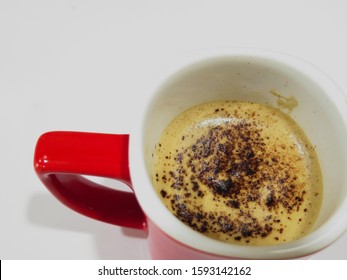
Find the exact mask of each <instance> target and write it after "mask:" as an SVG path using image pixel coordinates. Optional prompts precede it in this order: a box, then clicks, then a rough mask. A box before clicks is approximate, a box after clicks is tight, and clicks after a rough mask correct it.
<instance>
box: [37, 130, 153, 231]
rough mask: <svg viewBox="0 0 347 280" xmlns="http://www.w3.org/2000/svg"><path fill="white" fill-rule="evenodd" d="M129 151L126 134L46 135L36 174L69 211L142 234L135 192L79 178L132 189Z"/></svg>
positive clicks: (39, 149) (142, 220)
mask: <svg viewBox="0 0 347 280" xmlns="http://www.w3.org/2000/svg"><path fill="white" fill-rule="evenodd" d="M128 146H129V135H127V134H117V135H114V134H101V133H86V132H65V131H56V132H47V133H45V134H43V135H41V136H40V138H39V139H38V141H37V144H36V149H35V155H34V168H35V171H36V173H37V175H38V177H39V178H40V180H41V181H42V182H43V184H44V185H45V186H46V187H47V188H48V190H49V191H50V192H51V193H52V194H53V195H54V196H55V197H56V198H57V199H58V200H60V201H61V202H62V203H63V204H65V205H66V206H68V207H69V208H71V209H73V210H75V211H77V212H78V213H80V214H83V215H85V216H88V217H90V218H93V219H96V220H100V221H103V222H107V223H110V224H114V225H118V226H125V227H131V228H136V229H143V230H145V229H146V218H145V215H144V213H143V211H142V209H141V207H140V205H139V203H138V202H137V199H136V197H135V195H134V193H133V192H124V191H119V190H115V189H111V188H108V187H105V186H102V185H99V184H96V183H94V182H92V181H90V180H88V179H86V178H85V177H83V176H81V175H90V176H100V177H107V178H112V179H116V180H119V181H122V182H124V183H125V184H127V185H128V186H129V187H130V188H132V185H131V179H130V172H129V161H128Z"/></svg>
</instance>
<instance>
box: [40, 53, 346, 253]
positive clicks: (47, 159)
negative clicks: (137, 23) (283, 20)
mask: <svg viewBox="0 0 347 280" xmlns="http://www.w3.org/2000/svg"><path fill="white" fill-rule="evenodd" d="M159 76H165V78H164V79H163V80H162V81H158V80H156V81H154V80H153V83H152V84H150V86H149V87H148V90H150V91H151V92H147V95H146V96H148V98H147V104H143V107H142V109H140V110H139V112H137V113H136V114H133V115H132V117H134V118H136V119H135V123H136V125H137V126H136V127H134V129H133V131H132V132H131V133H129V134H122V135H119V134H100V133H86V132H68V131H53V132H48V133H45V134H43V135H42V136H41V137H40V138H39V139H38V142H37V145H36V150H35V155H34V168H35V171H36V173H37V175H38V177H39V178H40V179H41V181H42V182H43V184H44V185H46V187H47V188H48V190H49V191H50V192H51V193H52V194H53V195H54V196H55V197H56V198H57V199H58V200H60V201H61V202H62V203H63V204H65V205H66V206H68V207H70V208H71V209H73V210H75V211H77V212H79V213H81V214H83V215H86V216H88V217H91V218H94V219H97V220H100V221H103V222H107V223H111V224H114V225H118V226H124V227H131V228H136V229H139V230H144V231H146V232H147V238H148V243H149V249H150V253H151V256H152V258H153V259H230V258H238V259H240V258H242V259H245V258H246V259H287V258H299V257H303V256H306V255H309V254H312V253H314V252H317V251H319V250H321V249H323V248H325V247H326V246H328V245H329V244H331V243H333V242H334V241H335V240H337V239H338V238H339V237H340V236H341V235H343V233H344V232H345V231H346V229H347V219H346V218H345V213H347V176H346V174H347V149H346V143H347V104H346V103H347V101H346V100H347V99H346V97H345V96H344V94H343V93H342V91H341V90H340V89H339V88H338V87H337V86H336V85H335V83H334V82H332V81H331V79H330V78H328V77H327V75H326V74H324V73H323V72H322V71H320V70H319V69H317V68H316V67H314V66H312V65H311V64H309V63H307V62H304V61H302V60H300V59H298V58H295V57H292V56H288V55H284V54H280V53H275V52H269V51H263V50H249V49H233V50H228V51H227V52H225V53H203V54H194V55H192V56H189V57H186V58H184V59H182V60H178V61H176V63H175V64H174V65H170V67H167V69H165V70H164V73H161V75H159ZM159 80H161V79H159ZM273 92H276V93H279V94H280V95H279V94H276V95H274V94H272V93H273ZM279 96H280V97H279ZM289 97H291V98H295V100H296V102H297V103H296V104H297V106H296V107H295V108H294V109H293V110H290V112H289V110H287V109H286V108H282V107H281V102H280V100H279V98H289ZM216 100H241V101H250V102H257V103H262V104H269V105H271V106H273V107H276V108H279V109H281V110H284V111H286V110H287V113H289V114H290V116H291V118H292V119H294V120H295V121H296V122H297V123H298V124H299V126H300V127H301V128H302V129H303V130H304V132H305V134H306V136H307V137H308V139H309V140H310V141H311V143H312V144H313V146H314V147H315V149H316V152H317V156H318V159H319V162H320V166H321V169H322V176H323V201H322V207H321V210H320V213H319V216H318V220H317V221H316V224H315V227H314V229H313V230H312V232H310V233H309V234H307V235H306V236H304V237H302V238H300V239H298V240H295V241H291V242H288V243H284V244H280V245H275V246H240V245H237V244H227V243H224V242H221V241H218V240H214V239H211V238H209V237H207V236H205V235H203V234H201V233H199V232H196V231H194V230H193V229H191V228H190V227H188V226H187V225H185V224H183V223H182V222H181V221H179V220H178V219H177V218H176V217H175V216H174V215H173V214H172V213H171V212H170V211H169V210H168V209H167V208H166V207H165V206H164V204H163V203H162V201H161V200H160V198H159V195H158V194H157V193H156V191H155V190H154V188H153V187H152V182H151V178H150V175H149V174H150V173H151V169H152V168H153V159H152V156H151V155H152V153H153V151H154V146H155V144H156V143H157V142H158V139H159V137H160V135H161V133H162V131H163V130H164V128H165V127H166V126H167V125H168V124H169V123H170V121H171V120H172V119H173V118H174V117H175V116H177V115H178V114H180V113H181V112H183V111H185V110H186V109H188V108H190V107H192V106H194V105H197V104H201V103H205V102H209V101H216ZM82 175H92V176H101V177H107V178H112V179H117V180H120V181H122V182H124V183H125V184H127V185H128V186H129V187H130V189H131V192H124V191H120V190H115V189H111V188H107V187H105V186H101V185H99V184H96V183H94V182H92V181H90V180H88V179H86V177H85V176H82Z"/></svg>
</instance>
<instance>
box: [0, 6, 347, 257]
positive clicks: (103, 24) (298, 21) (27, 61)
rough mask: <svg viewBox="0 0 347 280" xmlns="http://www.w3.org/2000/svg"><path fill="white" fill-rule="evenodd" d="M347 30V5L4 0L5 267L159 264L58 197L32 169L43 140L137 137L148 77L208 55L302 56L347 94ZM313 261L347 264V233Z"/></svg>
mask: <svg viewBox="0 0 347 280" xmlns="http://www.w3.org/2000/svg"><path fill="white" fill-rule="evenodd" d="M346 30H347V1H345V0H326V1H322V0H306V1H302V0H291V1H281V0H261V1H258V0H254V1H251V0H239V1H236V0H229V1H220V0H214V1H204V0H191V1H168V0H162V1H155V0H142V1H141V0H138V1H136V0H124V1H120V0H109V1H106V0H89V1H88V0H84V1H82V0H60V1H58V0H56V1H45V0H31V1H25V0H23V1H19V0H12V1H10V0H0V175H1V176H0V259H147V258H149V253H148V248H147V244H146V239H145V235H144V234H143V233H141V232H139V231H136V230H130V229H122V228H118V227H115V226H111V225H108V224H104V223H101V222H97V221H94V220H91V219H88V218H86V217H83V216H81V215H79V214H77V213H75V212H73V211H71V210H69V209H67V208H65V206H63V205H61V204H60V203H59V202H58V201H57V200H56V199H55V198H54V197H52V196H51V195H50V193H48V191H47V190H46V189H45V187H44V186H43V185H42V184H41V183H40V181H39V180H38V179H37V177H36V175H35V173H34V171H33V167H32V158H33V152H34V147H35V143H36V140H37V138H38V137H39V135H40V134H42V133H43V132H45V131H49V130H78V131H94V132H107V133H128V132H130V131H131V128H132V127H133V123H132V115H133V114H136V106H140V105H141V102H142V101H141V100H145V99H146V96H145V95H144V94H143V93H142V92H141V84H142V83H143V82H144V81H145V80H146V76H147V75H148V73H152V72H153V71H154V70H156V69H158V68H160V67H161V66H163V67H165V65H166V63H168V61H169V60H170V59H171V58H172V57H176V56H179V55H180V54H185V53H189V52H194V51H202V50H207V49H218V48H221V49H224V50H225V49H227V48H231V47H256V48H264V49H268V50H275V51H280V52H283V53H287V54H291V55H295V56H298V57H300V58H303V59H304V60H307V61H309V62H311V63H313V64H314V65H316V66H317V67H319V68H321V69H323V70H324V71H325V72H326V73H327V74H328V75H329V76H330V77H332V79H333V80H334V81H335V82H336V83H337V84H338V85H339V86H340V87H341V88H342V90H343V91H344V92H345V93H347V78H346V77H347V71H346V65H347V51H346V50H347V40H346V32H347V31H346ZM139 104H140V105H139ZM346 109H347V108H346ZM346 146H347V143H346ZM108 183H110V182H108ZM111 184H113V185H116V186H118V185H117V184H114V183H111ZM308 258H310V259H347V233H346V234H345V235H344V236H343V237H342V238H341V239H339V240H338V241H337V242H335V243H334V244H333V245H331V246H330V247H328V248H326V249H324V250H322V251H321V252H318V253H316V254H314V255H312V256H309V257H308Z"/></svg>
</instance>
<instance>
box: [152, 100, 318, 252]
mask: <svg viewBox="0 0 347 280" xmlns="http://www.w3.org/2000/svg"><path fill="white" fill-rule="evenodd" d="M153 157H154V163H155V164H154V169H153V174H152V180H153V184H154V186H155V189H156V191H157V192H158V195H159V196H160V198H161V199H162V201H163V202H164V203H165V205H166V207H167V208H168V209H169V210H170V211H171V212H172V213H173V214H174V215H175V216H176V217H177V218H178V219H180V220H181V221H182V222H184V223H185V224H187V225H188V226H190V227H191V228H193V229H194V230H197V231H199V232H201V233H202V234H205V235H207V236H209V237H211V238H215V239H218V240H222V241H225V242H229V243H236V244H244V245H247V244H249V245H273V244H279V243H284V242H289V241H291V240H295V239H298V238H300V237H301V236H303V235H305V234H307V233H308V232H310V230H311V229H312V227H313V226H314V223H315V220H316V218H317V215H318V213H319V210H320V206H321V201H322V177H321V172H320V167H319V162H318V158H317V156H316V153H315V150H314V148H313V146H312V145H311V143H310V142H309V140H308V139H307V137H306V136H305V134H304V132H303V131H302V129H301V128H300V127H299V126H298V125H297V124H296V123H295V122H294V121H293V120H292V119H291V118H290V117H289V116H288V115H287V114H285V113H283V112H281V111H280V110H278V109H275V108H273V107H271V106H267V105H261V104H255V103H250V102H236V101H218V102H212V103H206V104H202V105H198V106H196V107H193V108H191V109H189V110H187V111H185V112H183V113H182V114H180V115H179V116H178V117H176V118H175V119H174V120H173V121H172V122H171V123H170V124H169V126H168V127H167V128H166V129H165V131H164V132H163V134H162V136H161V138H160V140H159V142H158V143H157V144H156V147H155V152H154V154H153Z"/></svg>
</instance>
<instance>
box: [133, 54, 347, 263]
mask: <svg viewBox="0 0 347 280" xmlns="http://www.w3.org/2000/svg"><path fill="white" fill-rule="evenodd" d="M226 57H239V58H241V57H243V58H246V57H248V58H250V57H252V58H258V59H270V60H272V61H274V62H279V63H282V64H283V65H285V66H286V67H291V68H294V69H295V70H297V71H298V72H300V73H301V74H303V75H306V76H308V77H309V78H310V79H311V80H313V81H314V82H315V83H316V84H318V85H319V86H320V87H321V88H323V89H324V93H325V94H326V96H327V97H328V98H329V99H330V100H331V101H332V102H333V104H334V105H335V106H336V108H338V110H339V116H340V117H341V118H342V119H343V123H344V125H345V127H346V130H347V110H346V105H347V97H346V96H345V95H344V94H343V92H342V90H341V89H340V88H339V87H338V86H337V85H336V83H335V82H334V81H333V80H332V79H331V78H330V77H329V76H328V75H327V74H326V73H325V72H324V71H322V70H320V69H318V68H317V67H316V66H314V65H312V64H311V63H309V62H307V61H304V60H302V59H300V58H297V57H294V56H291V55H287V54H283V53H279V52H274V51H267V50H260V49H249V48H235V49H228V50H225V51H221V50H212V51H202V52H196V53H195V54H194V55H192V54H187V55H186V56H182V57H181V58H180V59H175V61H174V63H172V64H170V61H169V62H168V67H167V68H166V69H164V70H163V69H161V71H160V74H159V73H157V74H158V75H154V76H153V79H151V80H149V81H148V87H146V88H147V90H146V92H147V91H148V96H149V98H148V99H147V104H146V105H145V106H143V107H142V111H141V113H140V112H138V114H137V116H138V120H137V124H139V125H140V126H139V127H136V129H134V131H133V132H132V134H131V135H130V146H129V158H130V171H131V179H132V182H133V188H134V192H135V195H136V197H137V199H138V201H139V204H140V205H141V207H142V209H143V211H144V212H145V214H146V216H147V218H148V219H150V220H151V222H153V223H155V224H156V225H157V227H159V228H160V229H161V230H162V231H163V232H164V233H165V234H167V235H168V236H170V237H171V238H173V239H175V240H177V241H178V242H180V243H182V244H184V245H185V246H187V247H192V248H194V249H196V250H199V251H203V252H206V253H208V254H214V255H219V256H223V257H231V258H235V257H236V258H245V259H249V258H253V259H286V258H296V257H302V256H305V255H309V254H312V253H314V252H316V251H319V250H321V249H323V248H325V247H327V246H328V245H330V244H331V243H333V242H334V241H335V240H336V239H338V238H339V237H340V236H341V235H343V233H344V232H345V231H346V229H347V220H345V219H344V218H343V217H344V213H346V212H347V198H345V200H344V201H343V202H342V203H341V207H340V208H339V209H338V210H337V211H335V212H334V213H333V215H332V216H331V217H330V218H329V219H328V221H326V222H325V223H324V224H323V225H322V226H320V227H319V228H317V229H316V230H314V231H313V232H311V233H309V234H308V235H306V236H304V237H302V238H300V239H298V240H294V241H291V242H288V243H283V244H279V245H274V246H244V245H237V244H229V243H225V242H222V241H218V240H215V239H211V238H209V237H207V236H205V235H203V234H201V233H199V232H197V231H194V230H193V229H191V228H190V227H189V226H187V225H185V224H184V223H182V222H181V221H179V220H178V219H177V218H176V217H175V216H174V215H173V214H172V213H171V212H170V211H169V210H168V209H167V208H166V207H165V205H164V204H163V203H162V201H161V200H160V198H159V196H158V194H157V193H156V191H155V190H154V188H153V187H152V182H151V180H150V178H149V176H148V174H147V171H146V167H145V162H144V161H145V159H144V157H143V154H144V152H143V147H142V138H143V134H144V133H145V131H143V127H144V124H145V116H146V114H147V109H148V106H149V104H150V103H151V101H152V100H153V98H154V96H155V93H156V92H157V91H158V90H159V88H160V87H161V86H162V85H163V84H164V83H165V81H167V80H168V79H169V78H170V77H172V76H174V75H175V74H177V73H178V72H179V71H180V70H182V69H184V68H185V67H189V66H191V65H193V64H195V63H198V62H202V61H207V62H208V61H210V60H215V59H216V58H226ZM158 76H159V78H158ZM139 155H141V162H139ZM149 186H151V187H149ZM163 216H164V217H165V221H163V220H164V219H163ZM187 233H188V234H187Z"/></svg>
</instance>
